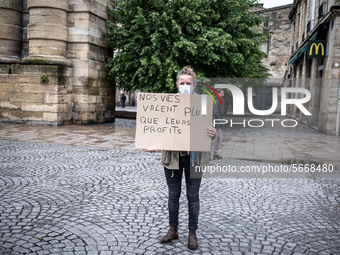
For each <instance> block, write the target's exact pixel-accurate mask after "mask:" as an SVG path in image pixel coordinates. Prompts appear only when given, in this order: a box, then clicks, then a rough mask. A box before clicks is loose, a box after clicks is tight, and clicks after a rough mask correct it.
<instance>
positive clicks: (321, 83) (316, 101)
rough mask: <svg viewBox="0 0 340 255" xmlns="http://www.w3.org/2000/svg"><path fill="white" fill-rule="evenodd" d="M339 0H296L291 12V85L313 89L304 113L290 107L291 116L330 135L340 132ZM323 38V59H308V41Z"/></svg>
mask: <svg viewBox="0 0 340 255" xmlns="http://www.w3.org/2000/svg"><path fill="white" fill-rule="evenodd" d="M339 9H340V1H338V0H328V1H326V0H323V1H320V0H307V1H300V0H296V1H294V4H293V8H292V10H291V12H290V15H289V17H290V20H291V38H292V39H291V49H292V51H291V56H290V62H289V76H290V79H291V82H290V83H291V86H293V87H303V88H306V89H307V90H309V91H310V92H311V99H310V101H309V102H308V103H306V108H307V109H308V110H309V111H310V113H311V114H312V115H311V116H305V115H304V114H303V113H301V111H300V110H299V109H297V108H296V107H290V110H289V114H290V116H291V117H293V118H296V119H298V120H300V121H301V122H303V123H305V124H307V125H309V126H312V127H314V128H315V129H317V130H319V131H321V132H323V133H326V134H329V135H339V129H340V85H339V84H340V10H339ZM314 40H324V41H326V42H327V50H326V55H325V57H324V58H307V54H308V42H311V41H314Z"/></svg>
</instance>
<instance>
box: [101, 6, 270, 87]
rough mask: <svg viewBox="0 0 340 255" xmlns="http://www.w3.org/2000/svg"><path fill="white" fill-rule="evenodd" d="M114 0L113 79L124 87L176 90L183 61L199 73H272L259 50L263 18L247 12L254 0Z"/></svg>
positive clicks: (110, 27)
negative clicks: (260, 28)
mask: <svg viewBox="0 0 340 255" xmlns="http://www.w3.org/2000/svg"><path fill="white" fill-rule="evenodd" d="M111 1H112V2H114V4H115V10H112V9H108V13H109V15H110V16H111V19H112V20H113V21H112V20H111V21H108V32H107V33H106V34H105V36H106V37H107V40H108V45H109V47H111V48H112V49H113V50H114V52H115V53H114V57H113V58H110V59H109V60H108V67H109V68H110V73H109V78H110V79H111V80H114V81H116V83H117V84H118V86H119V87H120V88H124V89H126V90H128V91H133V90H136V89H138V90H141V91H145V92H174V91H176V85H175V82H176V73H177V72H178V71H179V70H180V69H181V68H182V67H183V66H185V65H191V66H192V67H193V68H194V71H195V72H196V73H197V74H198V76H200V77H230V78H247V77H253V78H263V77H267V76H268V74H267V68H265V67H264V66H263V65H262V63H261V59H262V58H263V57H264V53H262V52H261V50H260V45H261V43H262V42H263V41H265V40H266V37H265V35H263V34H261V33H260V32H259V26H260V24H261V23H262V22H263V21H264V19H263V18H262V17H260V16H259V15H257V14H254V13H252V12H250V11H249V9H250V8H251V7H253V6H254V4H255V3H256V0H111Z"/></svg>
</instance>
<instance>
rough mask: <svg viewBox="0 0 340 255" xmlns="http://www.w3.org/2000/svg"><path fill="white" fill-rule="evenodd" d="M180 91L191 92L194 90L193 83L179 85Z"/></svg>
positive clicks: (182, 92)
mask: <svg viewBox="0 0 340 255" xmlns="http://www.w3.org/2000/svg"><path fill="white" fill-rule="evenodd" d="M178 90H179V93H181V94H191V93H192V91H193V86H192V85H179V88H178Z"/></svg>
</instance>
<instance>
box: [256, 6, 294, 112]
mask: <svg viewBox="0 0 340 255" xmlns="http://www.w3.org/2000/svg"><path fill="white" fill-rule="evenodd" d="M291 8H292V4H288V5H282V6H277V7H273V8H268V9H266V8H264V7H263V4H258V5H257V6H256V7H255V8H253V9H252V11H253V12H255V13H258V14H261V15H263V17H264V18H265V20H266V21H265V22H264V24H263V25H262V32H263V33H265V34H267V35H268V40H267V41H266V42H263V44H262V51H263V52H264V53H266V57H265V58H264V59H263V60H262V63H263V64H264V65H265V66H266V67H267V68H268V69H269V74H270V77H271V78H270V79H268V80H267V87H266V88H263V89H262V90H261V91H259V92H257V93H256V94H255V95H254V99H253V100H254V107H255V108H256V109H258V110H264V109H269V108H270V107H271V106H272V101H273V100H272V88H273V87H281V86H283V81H284V78H285V76H287V73H288V61H289V56H290V42H289V40H288V38H289V35H290V20H289V18H288V15H289V12H290V10H291ZM279 92H280V91H279ZM280 109H281V107H280V105H278V107H277V109H276V112H280Z"/></svg>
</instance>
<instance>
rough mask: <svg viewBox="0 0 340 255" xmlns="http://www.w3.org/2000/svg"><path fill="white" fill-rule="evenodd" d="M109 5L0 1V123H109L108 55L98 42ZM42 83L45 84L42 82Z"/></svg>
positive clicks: (103, 1) (102, 0) (91, 0)
mask: <svg viewBox="0 0 340 255" xmlns="http://www.w3.org/2000/svg"><path fill="white" fill-rule="evenodd" d="M107 6H109V7H111V8H112V7H113V6H112V3H111V2H110V1H109V0H44V1H41V0H15V1H13V0H11V1H10V0H0V20H1V21H2V22H1V26H2V28H1V31H4V32H1V34H0V43H1V44H0V45H1V46H0V117H1V119H0V121H7V122H20V123H32V124H49V125H60V124H71V123H74V124H89V123H100V122H107V121H113V120H114V108H115V86H114V84H112V83H111V82H109V81H108V80H107V73H108V69H107V68H106V67H105V64H106V62H107V58H108V57H110V55H111V54H112V53H110V51H109V50H108V49H107V47H106V42H105V40H104V39H103V36H102V34H103V32H105V31H106V19H107V18H108V16H107V13H106V8H107ZM46 78H47V79H46Z"/></svg>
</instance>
